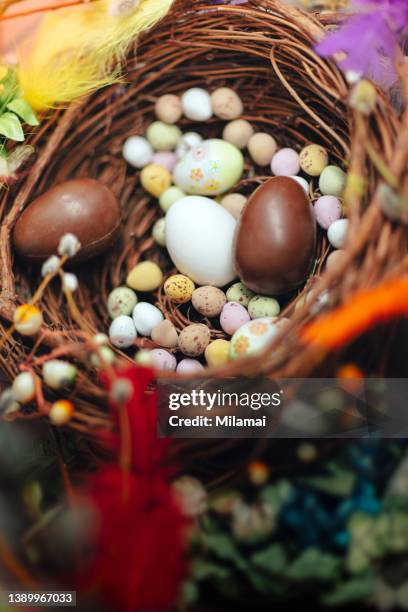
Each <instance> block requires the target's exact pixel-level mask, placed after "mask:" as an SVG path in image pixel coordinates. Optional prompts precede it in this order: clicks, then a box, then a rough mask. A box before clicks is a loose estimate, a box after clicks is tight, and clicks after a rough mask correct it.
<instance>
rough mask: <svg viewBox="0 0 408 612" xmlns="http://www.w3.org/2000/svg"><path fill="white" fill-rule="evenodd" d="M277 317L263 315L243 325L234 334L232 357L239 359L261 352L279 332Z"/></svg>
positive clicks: (231, 349) (231, 346)
mask: <svg viewBox="0 0 408 612" xmlns="http://www.w3.org/2000/svg"><path fill="white" fill-rule="evenodd" d="M276 321H277V319H276V318H275V317H261V318H259V319H253V320H252V321H248V323H245V324H244V325H242V326H241V327H240V328H239V329H238V330H237V331H236V332H235V334H234V335H233V336H232V338H231V342H230V358H231V359H239V358H240V357H248V356H249V355H254V354H256V353H260V352H261V351H262V350H263V349H264V348H265V347H266V346H267V345H268V344H269V343H270V342H271V341H272V339H273V338H274V337H275V336H276V335H277V334H278V332H279V326H278V325H277V324H276Z"/></svg>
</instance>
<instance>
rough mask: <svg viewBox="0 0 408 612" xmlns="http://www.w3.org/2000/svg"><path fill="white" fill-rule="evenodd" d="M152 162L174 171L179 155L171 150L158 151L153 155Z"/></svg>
mask: <svg viewBox="0 0 408 612" xmlns="http://www.w3.org/2000/svg"><path fill="white" fill-rule="evenodd" d="M152 164H157V165H158V166H163V168H166V170H168V171H169V172H173V170H174V168H175V166H176V164H177V156H176V154H175V153H172V152H171V151H157V153H155V154H154V155H153V158H152Z"/></svg>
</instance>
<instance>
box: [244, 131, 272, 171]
mask: <svg viewBox="0 0 408 612" xmlns="http://www.w3.org/2000/svg"><path fill="white" fill-rule="evenodd" d="M277 148H278V145H277V144H276V140H275V139H274V138H273V137H272V136H271V135H270V134H265V133H264V132H258V133H257V134H253V135H252V136H251V138H250V139H249V141H248V152H249V154H250V156H251V158H252V160H253V161H254V162H255V163H256V164H257V165H258V166H262V167H265V166H269V164H270V163H271V161H272V157H273V156H274V155H275V153H276V150H277Z"/></svg>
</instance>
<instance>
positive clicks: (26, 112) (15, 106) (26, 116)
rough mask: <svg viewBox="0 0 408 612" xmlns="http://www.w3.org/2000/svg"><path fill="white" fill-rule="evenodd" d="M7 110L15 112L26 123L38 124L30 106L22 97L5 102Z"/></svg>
mask: <svg viewBox="0 0 408 612" xmlns="http://www.w3.org/2000/svg"><path fill="white" fill-rule="evenodd" d="M7 108H8V110H11V111H13V113H16V115H18V116H19V117H21V119H23V120H24V121H25V122H26V123H28V125H33V126H35V125H39V123H40V122H39V121H38V119H37V117H36V116H35V114H34V112H33V109H32V108H31V106H30V105H29V104H28V102H26V101H25V100H23V98H16V99H15V100H12V101H11V102H9V103H8V104H7Z"/></svg>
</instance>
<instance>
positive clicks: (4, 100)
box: [0, 66, 39, 157]
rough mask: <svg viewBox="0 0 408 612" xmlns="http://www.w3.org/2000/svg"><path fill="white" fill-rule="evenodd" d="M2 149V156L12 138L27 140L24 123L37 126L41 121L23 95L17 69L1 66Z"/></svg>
mask: <svg viewBox="0 0 408 612" xmlns="http://www.w3.org/2000/svg"><path fill="white" fill-rule="evenodd" d="M0 73H1V74H3V75H4V76H3V78H2V79H0V136H2V137H3V141H1V140H0V150H2V157H4V152H5V147H4V145H5V142H6V141H7V140H12V141H15V142H23V141H24V140H25V135H24V130H23V126H22V124H23V123H26V124H27V125H29V126H33V127H34V126H37V125H38V124H39V121H38V119H37V117H36V115H35V113H34V111H33V109H32V108H31V106H30V105H29V104H28V102H27V101H26V100H24V98H23V97H22V96H21V93H20V90H19V87H18V82H17V77H16V72H15V70H13V69H11V68H8V69H6V68H5V67H4V66H0Z"/></svg>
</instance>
